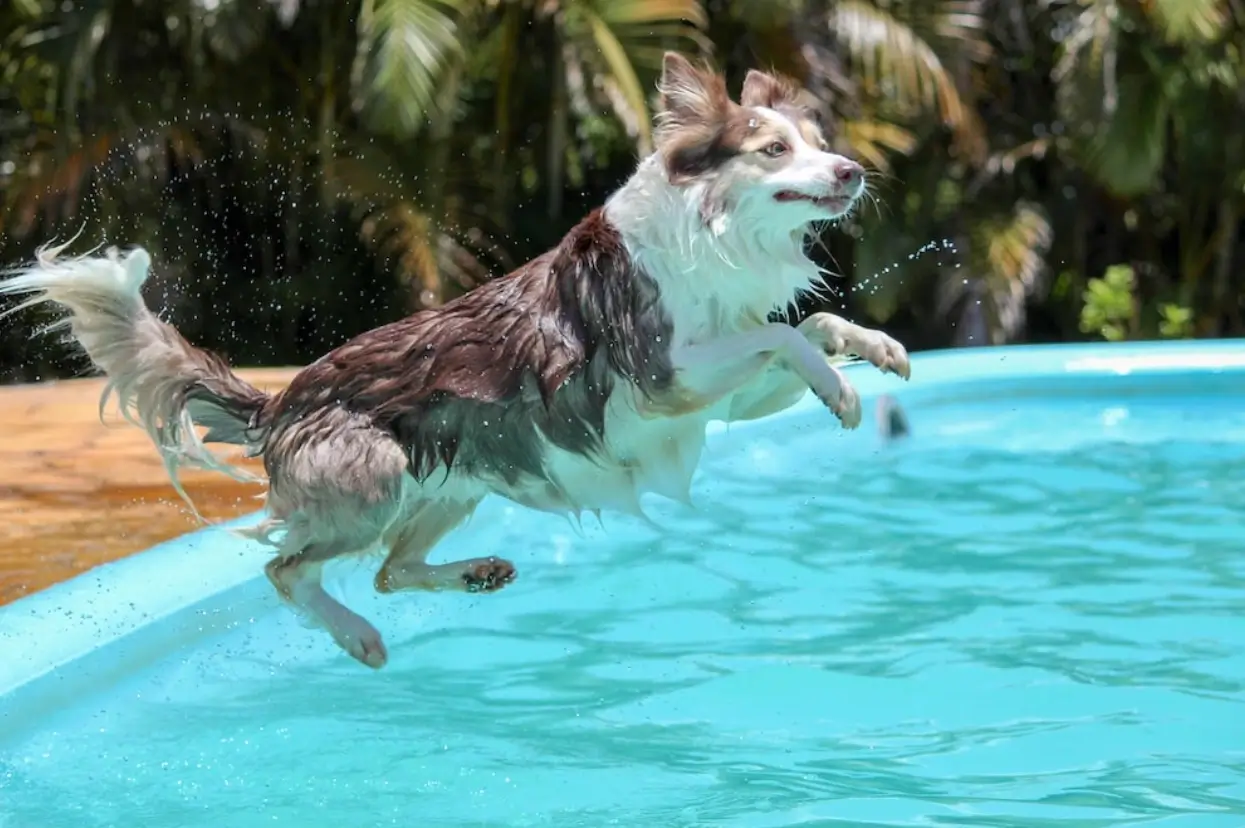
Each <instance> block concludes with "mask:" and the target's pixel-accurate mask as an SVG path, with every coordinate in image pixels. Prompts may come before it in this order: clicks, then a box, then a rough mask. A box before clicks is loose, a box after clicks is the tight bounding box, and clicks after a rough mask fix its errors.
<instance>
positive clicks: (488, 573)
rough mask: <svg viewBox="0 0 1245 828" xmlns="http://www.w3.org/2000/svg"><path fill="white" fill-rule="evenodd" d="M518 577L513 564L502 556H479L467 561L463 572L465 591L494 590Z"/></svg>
mask: <svg viewBox="0 0 1245 828" xmlns="http://www.w3.org/2000/svg"><path fill="white" fill-rule="evenodd" d="M516 577H518V572H516V571H515V568H514V564H512V563H510V561H507V560H505V559H504V558H481V559H479V560H475V561H468V562H467V567H466V570H465V571H464V572H463V584H464V589H466V590H467V592H496V591H497V590H499V589H501V588H502V587H504V586H506V585H507V584H509V583H511V582H513V581H514V579H515V578H516Z"/></svg>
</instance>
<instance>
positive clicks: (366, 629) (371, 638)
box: [330, 616, 389, 670]
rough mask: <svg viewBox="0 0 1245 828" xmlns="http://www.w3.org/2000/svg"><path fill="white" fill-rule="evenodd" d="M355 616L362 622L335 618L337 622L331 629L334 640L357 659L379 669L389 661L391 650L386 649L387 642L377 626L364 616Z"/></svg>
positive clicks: (374, 668)
mask: <svg viewBox="0 0 1245 828" xmlns="http://www.w3.org/2000/svg"><path fill="white" fill-rule="evenodd" d="M355 617H356V618H358V621H359V622H361V623H355V622H353V621H350V622H346V623H342V622H343V621H345V619H334V622H335V623H334V625H333V627H332V629H331V630H330V632H331V633H332V634H333V640H334V641H336V642H337V643H338V645H340V646H341V648H342V649H343V650H345V651H346V652H347V653H349V654H350V657H351V658H353V659H354V660H355V661H358V662H360V663H361V664H366V665H367V666H368V667H371V668H372V669H373V670H379V669H380V668H381V667H384V666H385V663H386V662H387V661H389V652H388V651H387V650H386V649H385V642H384V641H383V640H382V639H381V637H380V632H379V631H378V630H377V629H376V628H375V627H373V626H372V625H371V624H370V623H368V622H367V621H366V620H364V619H363V618H359V617H358V616H355Z"/></svg>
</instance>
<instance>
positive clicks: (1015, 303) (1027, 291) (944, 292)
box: [938, 201, 1054, 345]
mask: <svg viewBox="0 0 1245 828" xmlns="http://www.w3.org/2000/svg"><path fill="white" fill-rule="evenodd" d="M968 235H969V240H970V244H969V248H970V249H969V261H968V265H969V267H968V273H967V274H965V273H963V272H961V271H962V269H956V270H954V271H951V272H949V273H948V274H947V275H945V276H944V277H943V279H942V281H941V284H940V287H939V298H938V310H939V312H940V313H942V314H951V313H952V312H953V311H954V309H955V308H957V307H959V308H960V309H961V315H963V313H966V312H967V313H968V314H969V315H970V316H971V315H973V314H976V313H977V312H978V311H977V305H976V304H975V303H981V313H983V314H984V317H983V319H982V321H983V323H984V324H985V326H986V328H987V330H988V333H989V338H990V341H991V342H994V343H996V344H999V343H1003V342H1006V341H1007V340H1009V339H1011V338H1012V337H1013V336H1015V335H1016V334H1017V333H1018V332H1019V331H1020V330H1021V329H1022V328H1023V326H1024V321H1025V302H1026V300H1027V299H1028V298H1029V296H1030V295H1032V293H1033V292H1034V291H1035V290H1036V289H1037V288H1038V286H1039V285H1040V283H1041V279H1042V276H1043V274H1044V262H1045V258H1044V257H1045V255H1046V252H1047V251H1048V250H1049V249H1050V245H1051V242H1052V241H1053V238H1054V236H1053V231H1052V229H1051V224H1050V220H1049V218H1048V217H1047V216H1046V213H1045V211H1044V210H1043V209H1042V208H1041V207H1040V206H1038V205H1036V204H1033V203H1030V202H1024V201H1022V202H1019V203H1017V204H1016V205H1015V208H1014V209H1013V211H1012V214H1011V215H1010V216H991V217H988V218H983V219H979V220H978V221H977V222H975V223H974V224H973V225H972V226H971V227H970V229H969V234H968ZM966 303H968V304H972V305H973V307H971V308H970V307H966ZM977 344H983V345H984V344H987V343H984V342H982V343H977Z"/></svg>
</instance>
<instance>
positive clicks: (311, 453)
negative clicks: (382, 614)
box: [264, 409, 408, 668]
mask: <svg viewBox="0 0 1245 828" xmlns="http://www.w3.org/2000/svg"><path fill="white" fill-rule="evenodd" d="M264 456H265V461H266V463H267V465H268V468H269V477H270V479H271V481H272V488H271V491H270V492H269V500H268V505H269V509H270V510H271V512H272V515H273V519H272V520H271V521H270V522H269V523H270V524H271V528H274V529H283V530H284V531H285V537H284V538H283V539H282V541H281V546H282V554H280V555H278V556H277V557H276V558H274V559H273V560H271V561H269V563H268V565H267V566H266V567H265V572H266V573H267V575H268V578H269V580H270V581H272V584H273V586H274V587H276V589H277V592H279V593H280V594H281V596H282V597H283V598H285V599H286V600H288V601H289V602H290V603H291V604H292V605H293V606H294V608H295V609H297V610H299V611H301V612H302V613H304V614H306V615H307V616H309V617H310V618H311V620H313V621H315V622H316V623H318V624H319V625H320V626H323V627H324V628H325V629H326V630H328V632H329V633H330V634H331V635H332V636H333V639H334V640H335V641H336V642H337V643H338V644H339V645H340V646H341V648H342V649H343V650H345V651H346V652H347V653H349V654H350V655H351V656H352V657H354V658H355V659H357V660H359V661H360V662H362V663H363V664H366V665H367V666H369V667H374V668H379V667H382V666H384V664H385V662H386V661H387V659H388V654H387V653H386V651H385V646H384V643H383V642H382V641H381V636H380V633H379V632H377V630H376V628H375V627H373V626H372V624H371V623H370V622H368V621H367V620H366V619H365V618H363V617H362V616H360V615H358V614H357V613H355V612H352V611H351V610H350V609H348V608H347V607H346V606H344V605H343V604H342V603H340V602H339V601H337V599H335V598H333V597H332V596H331V595H329V594H328V593H327V592H326V591H325V590H324V587H323V586H322V585H321V582H320V577H321V569H322V567H323V565H324V563H325V562H326V561H328V560H331V559H333V558H338V557H342V556H346V555H354V554H360V553H363V552H367V551H369V550H371V549H373V548H375V547H376V546H377V544H378V543H379V542H380V541H381V540H382V538H383V537H384V536H385V533H386V532H387V531H388V530H389V528H390V526H391V524H393V522H394V520H395V519H396V518H397V517H398V516H399V514H400V513H401V510H402V497H403V486H404V485H405V481H406V479H407V478H408V475H407V472H406V467H407V458H406V455H405V453H404V452H403V451H402V449H401V446H399V445H398V443H397V442H396V441H395V440H394V439H393V437H392V436H391V435H389V434H388V433H386V432H384V431H381V430H379V429H375V428H372V427H371V426H370V425H369V424H368V423H366V422H364V421H360V420H359V419H358V418H356V417H354V416H352V415H350V414H348V413H346V412H343V411H341V410H340V409H323V410H321V411H318V412H316V413H315V414H313V415H311V416H307V417H304V418H302V419H300V420H298V421H295V422H292V423H290V424H289V425H288V426H287V427H286V428H284V429H281V430H279V431H278V432H276V433H274V435H273V438H272V439H271V440H270V444H269V448H268V450H267V451H266V452H265V455H264Z"/></svg>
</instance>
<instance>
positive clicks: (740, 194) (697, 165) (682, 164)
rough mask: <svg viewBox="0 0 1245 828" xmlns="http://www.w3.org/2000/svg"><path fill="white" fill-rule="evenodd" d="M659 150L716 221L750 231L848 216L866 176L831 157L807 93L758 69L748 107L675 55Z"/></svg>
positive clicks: (664, 82)
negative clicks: (728, 220)
mask: <svg viewBox="0 0 1245 828" xmlns="http://www.w3.org/2000/svg"><path fill="white" fill-rule="evenodd" d="M658 90H659V92H660V95H661V100H660V106H659V110H658V113H657V120H656V123H657V129H656V135H655V138H656V144H657V149H658V152H659V153H660V154H661V158H662V163H663V164H664V165H665V168H666V173H667V176H668V177H669V180H670V182H671V183H672V184H675V185H676V186H687V187H689V188H691V187H692V186H693V185H699V186H697V187H696V189H697V197H698V198H700V199H702V203H701V204H700V205H699V208H700V210H701V211H702V213H703V214H704V215H705V217H706V218H707V219H709V218H712V217H713V216H714V215H717V214H725V213H727V212H729V213H731V214H732V216H733V217H734V218H736V220H743V221H744V222H746V223H747V224H748V225H749V226H750V229H753V230H755V231H760V232H765V231H767V230H773V231H777V232H783V233H786V232H793V231H797V230H799V229H800V228H802V227H805V226H807V225H809V224H812V223H813V222H817V221H825V220H828V219H836V218H839V217H841V216H842V215H844V214H845V213H847V212H848V211H849V210H850V209H851V208H852V206H853V205H854V204H855V203H856V200H857V199H858V198H860V196H861V195H862V194H863V193H864V191H865V174H864V170H863V169H862V168H861V166H860V165H859V164H857V163H856V162H855V161H852V160H851V159H849V158H844V157H843V156H841V155H836V154H834V153H832V152H830V151H829V149H828V147H827V144H826V141H825V138H824V137H823V136H822V132H821V128H820V127H819V126H818V124H817V121H816V119H815V117H814V110H813V108H812V106H810V105H809V103H808V102H807V100H806V94H805V93H804V92H803V90H801V89H800V88H799V87H798V86H796V85H795V84H794V83H792V82H791V81H789V80H787V79H785V78H781V77H776V76H774V75H769V74H766V73H765V72H760V71H757V70H755V69H754V70H752V71H750V72H749V73H748V75H747V78H746V79H745V80H744V85H743V90H742V93H741V94H740V102H739V103H735V102H734V101H733V100H731V98H730V95H729V94H727V91H726V82H725V80H724V79H723V78H722V76H721V75H719V74H717V73H715V72H712V71H709V70H708V69H701V68H698V67H696V66H693V65H692V64H691V63H690V62H688V60H687V59H686V58H684V57H682V56H680V55H678V54H676V53H674V52H667V53H666V55H665V58H664V60H663V63H662V77H661V82H660V84H659V86H658Z"/></svg>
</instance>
